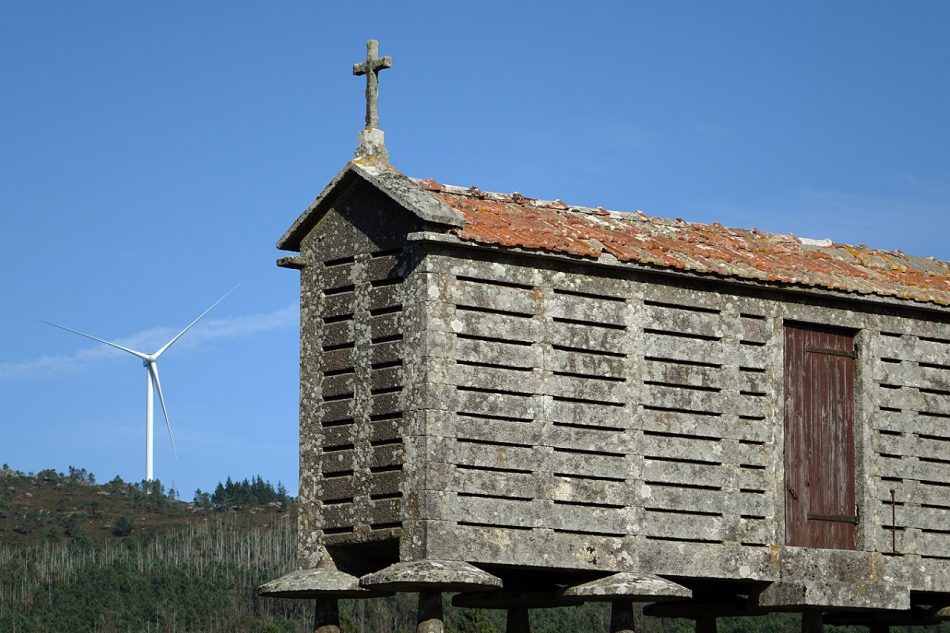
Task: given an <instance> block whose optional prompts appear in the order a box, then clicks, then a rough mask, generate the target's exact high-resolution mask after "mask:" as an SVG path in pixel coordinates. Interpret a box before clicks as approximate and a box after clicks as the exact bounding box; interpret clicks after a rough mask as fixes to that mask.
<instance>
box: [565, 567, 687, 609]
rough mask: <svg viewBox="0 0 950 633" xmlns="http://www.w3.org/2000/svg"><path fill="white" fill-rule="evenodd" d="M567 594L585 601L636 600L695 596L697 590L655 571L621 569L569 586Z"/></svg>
mask: <svg viewBox="0 0 950 633" xmlns="http://www.w3.org/2000/svg"><path fill="white" fill-rule="evenodd" d="M564 595H565V596H577V597H580V598H583V599H584V600H616V599H618V598H624V599H627V600H633V601H635V602H662V601H667V600H682V599H684V598H692V597H693V592H692V591H690V590H689V589H687V588H686V587H684V586H683V585H678V584H676V583H675V582H671V581H669V580H666V579H664V578H660V577H659V576H654V575H652V574H646V575H644V574H634V573H630V572H620V573H617V574H614V575H613V576H607V577H606V578H598V579H597V580H592V581H590V582H587V583H584V584H583V585H577V586H575V587H570V588H568V589H565V590H564Z"/></svg>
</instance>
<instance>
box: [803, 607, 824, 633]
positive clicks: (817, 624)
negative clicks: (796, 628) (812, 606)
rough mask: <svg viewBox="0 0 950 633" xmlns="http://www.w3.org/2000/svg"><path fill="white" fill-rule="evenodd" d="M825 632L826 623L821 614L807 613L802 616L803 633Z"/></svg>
mask: <svg viewBox="0 0 950 633" xmlns="http://www.w3.org/2000/svg"><path fill="white" fill-rule="evenodd" d="M824 630H825V623H824V618H823V617H822V614H821V613H815V612H814V611H806V612H805V613H803V614H802V633H823V631H824Z"/></svg>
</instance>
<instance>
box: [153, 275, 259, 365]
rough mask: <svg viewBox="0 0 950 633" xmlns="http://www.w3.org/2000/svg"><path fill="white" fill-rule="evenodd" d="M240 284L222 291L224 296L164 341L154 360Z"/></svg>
mask: <svg viewBox="0 0 950 633" xmlns="http://www.w3.org/2000/svg"><path fill="white" fill-rule="evenodd" d="M240 285H241V284H238V285H237V286H234V288H231V289H230V290H228V291H227V292H226V293H224V296H223V297H221V298H220V299H218V300H217V301H215V302H214V303H212V304H211V305H210V306H209V307H208V309H207V310H205V311H204V312H202V313H201V314H199V315H198V318H196V319H195V320H194V321H192V322H191V323H189V324H188V325H186V326H185V327H184V328H183V329H182V331H181V332H179V333H178V334H176V335H175V336H174V337H173V338H172V340H170V341H168V342H167V343H165V344H164V345H163V346H162V347H161V348H160V349H159V350H158V351H157V352H155V355H154V358H155V360H158V358H159V357H160V356H161V355H162V354H164V353H165V350H167V349H168V348H169V347H171V346H172V345H174V344H175V341H177V340H178V339H180V338H181V337H182V336H184V335H185V332H187V331H188V330H190V329H191V327H192V326H193V325H194V324H195V323H197V322H198V321H200V320H201V319H203V318H204V316H205V315H206V314H208V313H209V312H211V309H212V308H214V307H215V306H216V305H218V304H219V303H221V302H222V301H224V300H225V299H227V297H228V295H229V294H231V293H232V292H234V291H235V290H237V287H238V286H240Z"/></svg>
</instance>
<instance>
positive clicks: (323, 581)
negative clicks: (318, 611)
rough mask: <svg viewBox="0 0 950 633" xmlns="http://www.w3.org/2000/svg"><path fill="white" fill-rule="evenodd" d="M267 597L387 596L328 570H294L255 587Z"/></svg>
mask: <svg viewBox="0 0 950 633" xmlns="http://www.w3.org/2000/svg"><path fill="white" fill-rule="evenodd" d="M258 592H259V593H260V594H261V595H262V596H268V597H270V598H319V597H327V598H376V597H379V596H385V595H389V594H388V593H387V592H385V591H370V590H369V589H364V588H362V587H360V579H359V578H357V577H356V576H353V575H350V574H347V573H345V572H342V571H339V570H338V569H333V568H329V567H317V568H313V569H298V570H296V571H292V572H290V573H289V574H286V575H284V576H281V577H280V578H277V579H276V580H271V581H270V582H266V583H264V584H263V585H261V586H260V587H258Z"/></svg>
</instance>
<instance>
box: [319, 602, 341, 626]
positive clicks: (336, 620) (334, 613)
mask: <svg viewBox="0 0 950 633" xmlns="http://www.w3.org/2000/svg"><path fill="white" fill-rule="evenodd" d="M313 633H340V609H339V605H338V603H337V599H336V598H329V597H320V598H317V599H316V600H314V609H313Z"/></svg>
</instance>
